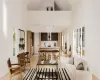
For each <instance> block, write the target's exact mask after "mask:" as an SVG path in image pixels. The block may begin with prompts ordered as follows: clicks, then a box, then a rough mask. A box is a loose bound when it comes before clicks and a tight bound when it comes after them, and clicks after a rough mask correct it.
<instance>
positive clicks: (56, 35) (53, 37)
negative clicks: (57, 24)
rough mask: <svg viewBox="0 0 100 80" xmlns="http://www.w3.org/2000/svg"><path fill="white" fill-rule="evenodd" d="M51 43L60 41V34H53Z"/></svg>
mask: <svg viewBox="0 0 100 80" xmlns="http://www.w3.org/2000/svg"><path fill="white" fill-rule="evenodd" d="M51 41H58V33H51Z"/></svg>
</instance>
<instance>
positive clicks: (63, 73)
mask: <svg viewBox="0 0 100 80" xmlns="http://www.w3.org/2000/svg"><path fill="white" fill-rule="evenodd" d="M62 71H63V74H64V76H65V79H66V80H67V77H66V74H65V72H64V70H63V68H62Z"/></svg>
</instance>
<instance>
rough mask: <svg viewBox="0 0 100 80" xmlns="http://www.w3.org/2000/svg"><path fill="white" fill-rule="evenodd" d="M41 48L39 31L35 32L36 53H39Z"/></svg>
mask: <svg viewBox="0 0 100 80" xmlns="http://www.w3.org/2000/svg"><path fill="white" fill-rule="evenodd" d="M38 50H39V33H34V54H38Z"/></svg>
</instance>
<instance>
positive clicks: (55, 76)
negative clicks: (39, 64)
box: [23, 68, 71, 80]
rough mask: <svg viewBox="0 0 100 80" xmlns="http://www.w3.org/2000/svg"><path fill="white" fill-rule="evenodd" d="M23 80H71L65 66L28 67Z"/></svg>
mask: <svg viewBox="0 0 100 80" xmlns="http://www.w3.org/2000/svg"><path fill="white" fill-rule="evenodd" d="M23 80H71V79H70V77H69V75H68V73H67V70H66V69H65V68H59V69H58V70H57V69H54V68H52V69H51V68H39V69H29V70H28V71H27V73H26V74H25V76H24V77H23Z"/></svg>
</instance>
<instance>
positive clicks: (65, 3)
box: [27, 0, 78, 11]
mask: <svg viewBox="0 0 100 80" xmlns="http://www.w3.org/2000/svg"><path fill="white" fill-rule="evenodd" d="M77 1H78V0H28V5H27V8H28V10H35V11H37V10H39V11H41V10H43V11H46V10H47V7H53V9H54V11H70V10H71V9H72V6H71V5H72V4H73V3H75V2H77Z"/></svg>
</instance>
